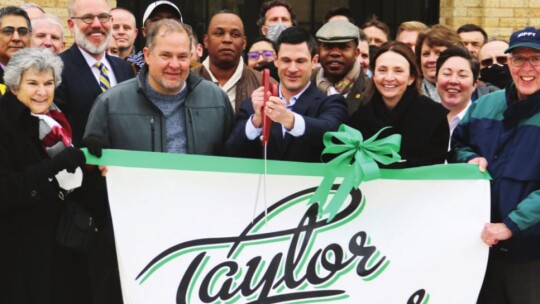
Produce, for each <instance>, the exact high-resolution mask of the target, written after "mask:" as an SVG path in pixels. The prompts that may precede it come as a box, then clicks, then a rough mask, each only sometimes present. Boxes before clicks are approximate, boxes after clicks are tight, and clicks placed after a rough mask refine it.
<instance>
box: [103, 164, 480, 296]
mask: <svg viewBox="0 0 540 304" xmlns="http://www.w3.org/2000/svg"><path fill="white" fill-rule="evenodd" d="M145 155H149V154H145ZM160 157H161V156H160ZM178 159H179V160H178V162H179V163H180V164H181V163H184V164H186V165H185V166H186V167H189V168H191V167H194V166H195V165H196V164H195V165H194V163H197V162H200V164H201V166H202V167H204V164H206V165H207V166H209V165H208V164H209V162H210V163H212V162H223V165H220V166H218V167H219V168H217V169H216V171H213V172H212V171H196V170H191V169H188V170H185V169H175V170H171V169H152V168H133V167H121V166H110V167H109V172H108V175H107V186H108V192H109V200H110V205H111V212H112V216H113V224H114V229H115V239H116V247H117V253H118V261H119V268H120V275H121V282H122V291H123V295H124V302H125V303H126V304H129V303H160V304H161V303H329V302H336V303H369V304H374V303H375V304H377V303H392V304H393V303H407V304H409V303H410V304H420V303H437V304H439V303H449V304H450V303H451V304H455V303H471V304H472V303H476V298H477V296H478V292H479V290H480V286H481V283H482V279H483V276H484V272H485V267H486V262H487V255H488V247H487V246H486V245H485V244H483V243H482V241H481V239H480V232H481V230H482V227H483V225H484V223H486V222H488V221H489V209H490V208H489V181H488V180H486V179H484V178H481V177H478V176H480V175H479V174H478V176H477V177H472V178H471V177H470V176H471V175H474V174H472V173H471V172H474V170H477V169H476V168H470V167H465V166H460V167H454V166H434V167H429V168H422V169H420V170H414V169H411V170H387V174H383V177H384V179H378V180H374V181H369V182H363V183H362V184H361V185H360V187H359V189H358V190H353V191H352V192H351V194H350V195H349V197H348V198H347V201H346V203H345V204H344V206H342V208H341V210H340V211H339V213H338V214H337V215H336V216H335V218H333V220H332V221H330V222H327V220H326V219H325V218H319V213H318V205H317V204H314V205H309V204H308V201H309V198H310V197H311V195H312V194H313V193H314V191H315V189H316V188H317V186H318V185H319V184H320V183H321V180H322V176H313V174H310V175H311V176H307V175H305V174H297V175H295V174H294V172H295V169H296V168H297V167H298V168H299V169H298V172H306V171H309V170H307V169H309V168H318V167H314V165H313V164H310V165H307V164H306V165H304V164H295V163H282V162H269V165H268V166H269V167H268V170H269V172H271V174H269V175H268V176H267V179H266V200H265V199H264V190H265V187H264V183H261V184H259V182H260V178H261V174H255V173H249V172H247V171H249V170H247V171H246V170H245V168H246V167H253V166H259V165H261V166H262V164H263V163H262V162H258V161H255V162H254V161H245V162H243V161H242V160H233V159H226V158H210V157H209V158H205V157H200V156H199V157H196V158H190V157H189V156H183V157H180V158H178ZM162 163H169V164H170V162H167V161H165V162H162ZM160 166H161V167H163V164H162V165H160ZM179 166H180V167H182V165H179ZM303 166H312V167H305V168H304V167H303ZM318 166H322V165H318ZM145 167H149V165H145ZM158 167H159V166H158ZM171 167H174V166H172V165H171ZM176 167H178V166H176ZM231 168H232V169H231ZM234 168H238V171H242V172H241V173H235V172H234V171H235V170H234ZM283 168H286V169H283ZM306 168H307V169H306ZM278 171H282V172H283V174H277V173H278ZM312 171H313V170H312ZM315 171H316V170H315ZM321 172H322V171H321ZM433 176H434V177H433ZM459 176H464V177H465V178H464V179H457V178H459ZM467 176H468V177H467ZM403 177H405V179H403ZM426 178H428V179H426ZM336 186H337V185H336ZM257 195H259V198H258V199H257ZM265 201H266V202H265ZM265 205H266V206H265ZM265 209H266V211H265Z"/></svg>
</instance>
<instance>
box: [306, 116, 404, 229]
mask: <svg viewBox="0 0 540 304" xmlns="http://www.w3.org/2000/svg"><path fill="white" fill-rule="evenodd" d="M387 128H388V127H386V128H383V129H381V130H379V132H377V134H375V135H373V136H372V137H371V138H369V139H367V140H364V138H363V137H362V133H360V131H358V130H356V129H354V128H351V127H349V126H346V125H341V126H340V127H339V130H338V131H337V132H326V133H325V134H324V136H323V143H324V145H325V147H326V148H325V149H324V150H323V152H322V155H325V154H336V155H337V156H336V157H335V158H334V159H332V160H331V161H330V162H328V163H327V164H326V166H327V168H328V173H327V174H326V175H325V177H324V179H323V181H322V183H321V185H320V186H319V187H318V188H317V190H316V191H315V193H314V194H313V196H312V197H311V199H310V201H309V202H308V204H314V203H319V216H320V217H323V216H325V215H327V216H328V221H331V220H332V219H333V218H334V217H335V216H336V214H337V213H338V211H339V210H340V209H341V207H342V206H343V204H344V203H345V199H346V198H347V196H348V195H349V193H350V192H351V190H352V189H353V188H355V189H357V188H358V186H359V185H360V183H361V182H362V181H370V180H373V179H377V178H379V177H380V171H379V166H378V165H377V162H379V163H381V164H384V165H389V164H392V163H395V162H397V161H399V160H400V159H401V157H400V156H399V154H398V152H399V149H400V147H401V135H399V134H393V135H390V136H388V137H385V138H382V139H379V140H377V137H378V136H379V134H380V133H381V132H382V131H384V130H385V129H387ZM340 173H341V174H340ZM340 175H341V176H343V182H342V183H341V185H340V186H339V188H338V189H337V191H336V193H335V194H334V196H333V197H332V200H331V201H330V202H329V203H327V202H326V201H327V199H328V195H329V194H330V191H331V189H332V185H333V184H334V181H335V179H336V178H337V177H338V176H340Z"/></svg>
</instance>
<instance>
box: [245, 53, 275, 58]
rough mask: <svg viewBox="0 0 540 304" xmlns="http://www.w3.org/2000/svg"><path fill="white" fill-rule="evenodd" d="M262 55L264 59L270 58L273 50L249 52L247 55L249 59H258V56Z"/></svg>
mask: <svg viewBox="0 0 540 304" xmlns="http://www.w3.org/2000/svg"><path fill="white" fill-rule="evenodd" d="M261 55H262V56H263V58H264V59H272V57H273V56H274V51H262V52H249V53H247V56H248V58H249V59H259V57H260V56H261Z"/></svg>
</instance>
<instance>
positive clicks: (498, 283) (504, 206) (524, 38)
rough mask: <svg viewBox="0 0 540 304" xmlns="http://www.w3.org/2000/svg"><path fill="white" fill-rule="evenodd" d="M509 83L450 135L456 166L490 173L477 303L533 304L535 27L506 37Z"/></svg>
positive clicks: (539, 126) (539, 193) (539, 292)
mask: <svg viewBox="0 0 540 304" xmlns="http://www.w3.org/2000/svg"><path fill="white" fill-rule="evenodd" d="M505 53H509V54H510V55H509V59H510V64H509V68H510V73H511V75H512V81H513V84H511V85H509V86H508V87H507V88H506V89H505V90H500V91H497V92H494V93H491V94H488V95H485V96H482V97H481V98H480V99H478V101H477V102H476V103H475V104H473V105H472V106H471V107H470V108H469V111H468V112H467V114H466V115H465V117H464V119H463V120H462V122H461V124H460V125H459V126H458V127H457V128H456V130H455V131H454V134H453V137H452V146H453V148H454V149H455V152H456V154H455V157H456V160H457V161H458V162H468V163H472V164H477V165H478V166H479V168H480V171H485V170H486V169H487V170H488V171H489V173H490V174H491V176H492V177H493V180H492V182H491V223H487V224H485V226H484V229H483V230H482V233H481V238H482V240H483V242H484V243H486V244H487V245H488V246H490V247H491V249H490V255H489V262H488V265H487V271H486V276H485V278H484V283H483V286H482V290H481V292H480V296H479V299H478V303H479V304H484V303H489V304H498V303H501V304H514V303H520V304H533V303H540V288H539V286H540V145H539V143H540V30H538V29H535V28H534V27H527V28H525V29H523V30H520V31H517V32H515V33H513V34H512V36H511V37H510V44H509V47H508V48H507V49H506V51H505Z"/></svg>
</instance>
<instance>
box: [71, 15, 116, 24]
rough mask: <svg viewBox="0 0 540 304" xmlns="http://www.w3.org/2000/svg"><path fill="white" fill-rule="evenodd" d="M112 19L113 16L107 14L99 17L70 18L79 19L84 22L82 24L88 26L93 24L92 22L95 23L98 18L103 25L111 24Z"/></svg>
mask: <svg viewBox="0 0 540 304" xmlns="http://www.w3.org/2000/svg"><path fill="white" fill-rule="evenodd" d="M111 17H112V15H110V14H106V13H103V14H99V15H90V14H88V15H84V16H80V17H70V19H79V20H82V22H84V23H86V24H92V22H94V20H95V19H96V18H98V20H99V22H101V23H107V22H109V20H111Z"/></svg>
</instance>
